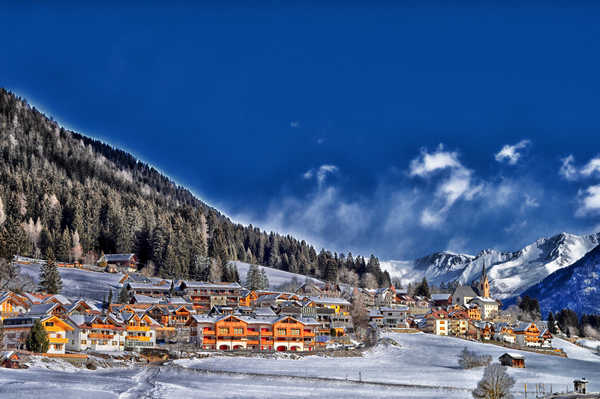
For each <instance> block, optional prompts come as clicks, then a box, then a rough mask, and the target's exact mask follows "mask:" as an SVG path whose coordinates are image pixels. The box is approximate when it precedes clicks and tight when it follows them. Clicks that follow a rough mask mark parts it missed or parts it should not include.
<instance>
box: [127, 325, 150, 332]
mask: <svg viewBox="0 0 600 399" xmlns="http://www.w3.org/2000/svg"><path fill="white" fill-rule="evenodd" d="M127 331H150V327H147V326H127Z"/></svg>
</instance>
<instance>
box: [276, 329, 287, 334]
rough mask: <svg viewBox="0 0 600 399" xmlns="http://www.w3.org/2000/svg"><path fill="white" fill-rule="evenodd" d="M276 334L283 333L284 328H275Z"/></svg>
mask: <svg viewBox="0 0 600 399" xmlns="http://www.w3.org/2000/svg"><path fill="white" fill-rule="evenodd" d="M277 334H278V335H285V328H278V329H277Z"/></svg>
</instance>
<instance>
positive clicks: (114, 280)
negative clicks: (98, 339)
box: [21, 265, 123, 301]
mask: <svg viewBox="0 0 600 399" xmlns="http://www.w3.org/2000/svg"><path fill="white" fill-rule="evenodd" d="M21 271H22V272H23V273H26V274H28V275H30V276H31V277H32V278H33V280H34V281H35V282H36V284H37V282H38V280H39V274H40V266H39V265H21ZM58 271H59V273H60V277H61V278H62V282H63V289H62V292H61V294H63V295H65V296H67V297H72V298H74V297H76V298H80V297H81V298H90V299H95V300H98V301H101V300H103V299H104V298H105V297H106V295H107V294H108V290H109V289H112V290H113V291H114V290H118V289H120V284H119V280H121V278H122V277H123V274H121V273H100V272H92V271H88V270H81V269H69V268H64V267H59V268H58Z"/></svg>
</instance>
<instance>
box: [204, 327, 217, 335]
mask: <svg viewBox="0 0 600 399" xmlns="http://www.w3.org/2000/svg"><path fill="white" fill-rule="evenodd" d="M202 334H204V335H215V330H211V329H208V328H205V329H204V330H202Z"/></svg>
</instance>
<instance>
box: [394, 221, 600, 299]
mask: <svg viewBox="0 0 600 399" xmlns="http://www.w3.org/2000/svg"><path fill="white" fill-rule="evenodd" d="M599 243H600V233H598V234H592V235H586V236H578V235H575V234H569V233H561V234H557V235H555V236H552V237H549V238H541V239H539V240H537V241H536V242H534V243H532V244H530V245H527V246H525V247H524V248H522V249H521V250H519V251H516V252H502V251H497V250H495V249H488V250H483V251H481V252H480V253H479V254H477V255H476V256H473V255H466V254H453V253H449V252H440V253H436V254H433V255H430V256H426V257H423V258H420V259H417V260H416V261H413V262H383V266H384V268H385V269H386V270H388V271H389V272H390V274H391V275H392V277H395V276H398V277H401V276H406V275H408V274H412V276H413V278H422V277H423V276H425V277H426V278H427V279H428V280H429V281H431V282H433V283H434V284H438V285H439V284H442V283H444V284H448V283H453V282H454V283H460V284H470V283H472V282H473V281H476V280H478V279H479V277H480V276H481V271H482V269H483V266H484V265H485V267H486V269H487V271H488V275H489V278H490V289H491V292H492V294H493V295H494V296H496V297H498V298H501V299H504V298H509V297H513V296H515V295H519V294H520V293H521V292H523V291H525V290H526V289H527V288H529V287H531V286H532V285H534V284H537V283H539V282H540V281H542V280H543V279H544V278H546V277H547V276H548V275H550V274H552V273H553V272H555V271H557V270H560V269H562V268H565V267H567V266H569V265H572V264H573V263H574V262H576V261H577V260H579V259H581V258H582V257H583V256H584V255H585V254H586V253H587V252H588V251H590V250H591V249H593V248H594V247H596V246H597V245H598V244H599ZM411 271H412V273H411Z"/></svg>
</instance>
